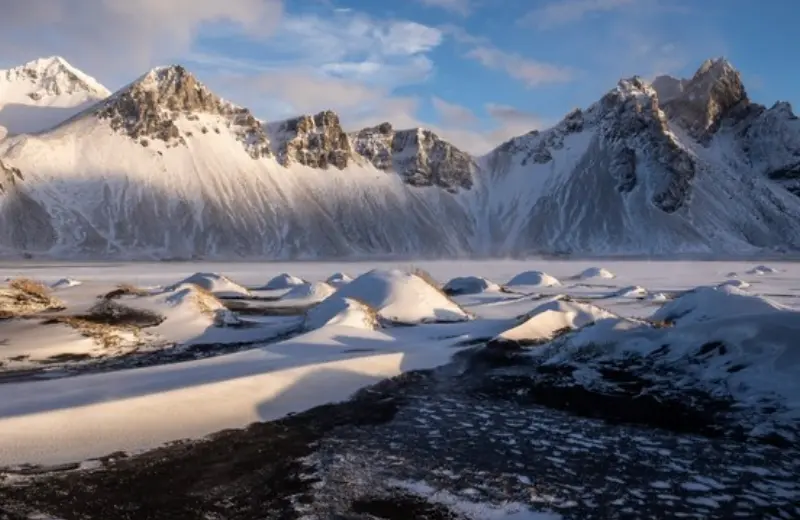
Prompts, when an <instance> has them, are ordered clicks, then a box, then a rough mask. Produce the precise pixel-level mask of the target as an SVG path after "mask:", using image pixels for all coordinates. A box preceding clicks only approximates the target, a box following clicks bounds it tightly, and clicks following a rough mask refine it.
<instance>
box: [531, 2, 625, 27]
mask: <svg viewBox="0 0 800 520" xmlns="http://www.w3.org/2000/svg"><path fill="white" fill-rule="evenodd" d="M636 1H637V0H557V1H554V2H551V3H549V4H546V5H544V6H542V7H540V8H537V9H534V10H533V11H530V12H529V13H528V14H527V15H525V17H523V19H522V22H523V23H530V24H533V25H535V26H537V27H539V28H540V29H550V28H553V27H557V26H560V25H565V24H569V23H574V22H578V21H580V20H582V19H583V18H584V17H586V16H588V15H590V14H592V13H599V12H609V11H615V10H617V9H622V8H625V7H630V6H632V5H634V4H635V3H636Z"/></svg>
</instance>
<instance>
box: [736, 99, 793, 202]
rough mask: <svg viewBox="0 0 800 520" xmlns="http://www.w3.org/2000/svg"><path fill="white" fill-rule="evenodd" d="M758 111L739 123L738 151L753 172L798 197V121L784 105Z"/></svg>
mask: <svg viewBox="0 0 800 520" xmlns="http://www.w3.org/2000/svg"><path fill="white" fill-rule="evenodd" d="M754 106H760V105H755V104H754ZM761 108H763V110H761V111H760V112H759V113H758V115H757V116H756V117H752V118H750V119H749V120H746V121H744V122H743V123H741V124H740V127H741V129H740V130H739V132H738V135H739V136H740V137H741V139H742V151H743V152H744V154H745V155H746V157H747V159H748V160H749V162H750V164H751V166H753V167H754V168H755V169H756V171H759V172H761V173H763V174H764V175H765V176H767V177H768V178H770V179H772V180H774V181H777V182H778V183H780V184H781V186H783V187H784V188H786V189H787V190H788V191H790V192H791V193H794V194H795V195H800V119H798V117H797V116H796V115H795V114H794V112H793V111H792V106H791V105H790V104H789V103H787V102H778V103H775V105H773V106H772V107H771V108H770V109H766V108H764V107H761Z"/></svg>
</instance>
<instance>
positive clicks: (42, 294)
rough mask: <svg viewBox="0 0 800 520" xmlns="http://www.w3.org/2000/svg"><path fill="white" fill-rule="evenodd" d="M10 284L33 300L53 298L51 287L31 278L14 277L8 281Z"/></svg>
mask: <svg viewBox="0 0 800 520" xmlns="http://www.w3.org/2000/svg"><path fill="white" fill-rule="evenodd" d="M8 286H9V287H11V288H12V289H14V290H15V291H18V292H19V293H21V294H23V295H25V296H27V297H29V298H30V299H33V300H40V301H42V302H50V301H51V300H52V298H51V296H50V289H49V288H48V287H47V286H46V285H44V284H43V283H41V282H37V281H35V280H31V279H30V278H14V279H13V280H11V281H10V282H9V283H8Z"/></svg>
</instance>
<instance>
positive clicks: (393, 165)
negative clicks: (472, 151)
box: [351, 123, 478, 192]
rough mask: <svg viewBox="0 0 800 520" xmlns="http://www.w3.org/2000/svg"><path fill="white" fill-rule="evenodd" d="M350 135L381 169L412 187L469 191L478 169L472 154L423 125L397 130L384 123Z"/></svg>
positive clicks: (358, 148) (359, 150)
mask: <svg viewBox="0 0 800 520" xmlns="http://www.w3.org/2000/svg"><path fill="white" fill-rule="evenodd" d="M351 138H352V140H353V148H354V149H355V151H356V152H357V153H358V154H359V155H361V156H362V157H364V158H366V159H367V160H368V161H370V162H371V163H372V164H373V165H374V166H375V167H376V168H378V169H380V170H384V171H395V172H397V173H398V174H399V175H401V176H402V177H403V179H404V180H405V182H407V183H408V184H410V185H412V186H420V187H422V186H438V187H440V188H444V189H446V190H447V191H450V192H455V191H457V190H458V189H459V188H461V189H465V190H468V189H470V188H471V187H472V184H473V178H472V176H473V175H474V174H475V172H477V170H478V166H477V164H476V163H475V160H474V159H473V158H472V156H470V155H469V154H467V153H465V152H462V151H461V150H459V149H457V148H456V147H455V146H453V145H451V144H450V143H448V142H446V141H443V140H442V139H440V138H439V136H437V135H436V134H434V133H433V132H431V131H430V130H426V129H423V128H416V129H411V130H400V131H395V130H394V129H393V128H392V126H391V124H389V123H383V124H380V125H378V126H375V127H372V128H365V129H363V130H361V131H359V132H356V133H354V134H352V136H351Z"/></svg>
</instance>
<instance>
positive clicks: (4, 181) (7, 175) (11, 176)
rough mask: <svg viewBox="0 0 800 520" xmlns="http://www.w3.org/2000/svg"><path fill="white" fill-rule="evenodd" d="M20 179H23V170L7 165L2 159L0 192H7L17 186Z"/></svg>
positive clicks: (0, 162) (0, 165) (0, 163)
mask: <svg viewBox="0 0 800 520" xmlns="http://www.w3.org/2000/svg"><path fill="white" fill-rule="evenodd" d="M18 180H22V172H20V171H19V168H14V167H13V166H6V165H5V164H3V161H0V193H5V192H6V191H7V190H9V189H10V188H12V187H13V186H15V185H16V183H17V181H18Z"/></svg>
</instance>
